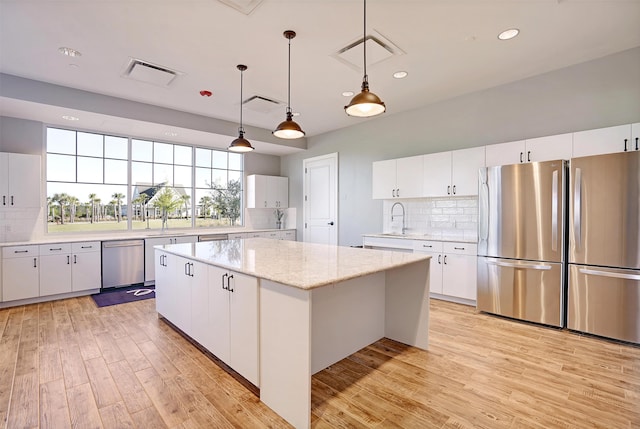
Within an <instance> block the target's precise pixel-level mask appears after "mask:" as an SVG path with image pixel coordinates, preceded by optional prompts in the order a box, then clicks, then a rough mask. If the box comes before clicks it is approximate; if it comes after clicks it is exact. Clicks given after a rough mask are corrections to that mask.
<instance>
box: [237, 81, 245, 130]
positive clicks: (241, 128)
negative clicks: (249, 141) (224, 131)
mask: <svg viewBox="0 0 640 429" xmlns="http://www.w3.org/2000/svg"><path fill="white" fill-rule="evenodd" d="M243 76H244V70H240V129H239V130H238V131H239V132H240V133H243V134H244V127H243V126H242V82H243V80H244V79H243Z"/></svg>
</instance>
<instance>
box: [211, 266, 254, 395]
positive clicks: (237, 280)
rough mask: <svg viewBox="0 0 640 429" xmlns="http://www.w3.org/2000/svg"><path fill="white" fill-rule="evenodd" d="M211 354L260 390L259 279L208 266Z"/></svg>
mask: <svg viewBox="0 0 640 429" xmlns="http://www.w3.org/2000/svg"><path fill="white" fill-rule="evenodd" d="M209 280H210V281H209V323H210V327H211V329H210V330H209V345H208V346H207V344H203V345H205V346H206V347H207V348H208V349H209V351H211V353H213V354H214V355H216V356H217V357H218V358H220V360H222V361H223V362H225V363H226V364H227V365H229V366H230V367H231V368H233V369H234V370H235V371H237V372H238V373H239V374H240V375H242V376H243V377H244V378H246V379H247V380H249V381H250V382H251V383H253V384H254V385H256V386H259V376H258V360H259V359H258V314H259V313H258V279H256V278H255V277H251V276H246V275H244V274H239V273H235V272H233V271H227V270H224V269H222V268H218V267H214V266H209Z"/></svg>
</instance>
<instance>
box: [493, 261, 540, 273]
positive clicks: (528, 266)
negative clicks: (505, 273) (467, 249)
mask: <svg viewBox="0 0 640 429" xmlns="http://www.w3.org/2000/svg"><path fill="white" fill-rule="evenodd" d="M487 265H498V266H500V267H509V268H525V269H528V270H542V271H547V270H550V269H551V265H545V264H526V263H522V262H519V263H514V262H504V261H492V260H490V259H489V260H487Z"/></svg>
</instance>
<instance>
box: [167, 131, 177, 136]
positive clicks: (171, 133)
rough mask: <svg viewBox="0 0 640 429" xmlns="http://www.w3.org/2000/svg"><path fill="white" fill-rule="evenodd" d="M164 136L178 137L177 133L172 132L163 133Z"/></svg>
mask: <svg viewBox="0 0 640 429" xmlns="http://www.w3.org/2000/svg"><path fill="white" fill-rule="evenodd" d="M164 135H165V136H169V137H175V136H177V135H178V133H176V132H174V131H167V132H165V133H164Z"/></svg>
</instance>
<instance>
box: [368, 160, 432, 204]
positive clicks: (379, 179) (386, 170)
mask: <svg viewBox="0 0 640 429" xmlns="http://www.w3.org/2000/svg"><path fill="white" fill-rule="evenodd" d="M422 168H423V166H422V156H411V157H408V158H398V159H388V160H386V161H376V162H374V163H373V165H372V182H371V187H372V195H373V198H374V199H389V198H419V197H421V196H422Z"/></svg>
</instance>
